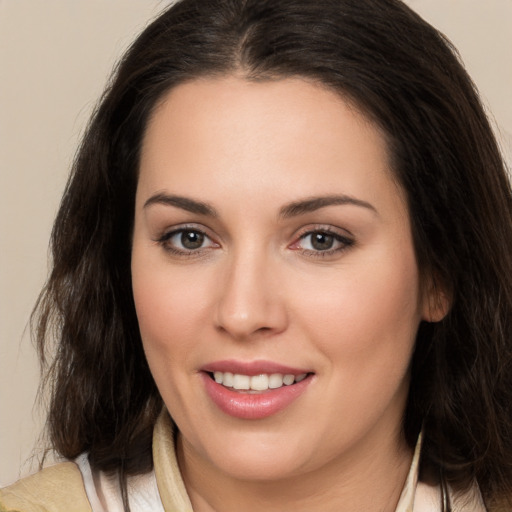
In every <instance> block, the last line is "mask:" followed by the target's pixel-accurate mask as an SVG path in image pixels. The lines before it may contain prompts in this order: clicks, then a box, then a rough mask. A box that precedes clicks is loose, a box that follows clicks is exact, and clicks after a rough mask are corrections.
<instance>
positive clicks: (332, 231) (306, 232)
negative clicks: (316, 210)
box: [288, 225, 355, 257]
mask: <svg viewBox="0 0 512 512" xmlns="http://www.w3.org/2000/svg"><path fill="white" fill-rule="evenodd" d="M315 233H324V234H328V235H330V236H332V237H334V239H335V240H336V241H337V242H338V243H340V244H342V245H341V246H340V247H335V248H331V249H325V250H319V249H318V250H315V249H305V248H303V247H300V243H301V241H302V240H304V239H306V238H307V237H308V236H311V235H313V234H315ZM354 244H355V239H354V235H352V233H350V232H349V231H348V230H346V229H341V228H335V227H333V226H328V225H309V226H305V227H303V228H302V229H301V230H300V231H299V232H298V234H297V235H296V237H295V239H294V241H293V242H292V243H291V244H290V245H289V246H288V247H289V248H290V249H292V250H296V251H300V252H302V253H303V254H306V255H309V256H314V257H325V256H329V255H333V254H336V253H341V252H342V251H345V250H347V249H349V248H350V247H352V246H353V245H354Z"/></svg>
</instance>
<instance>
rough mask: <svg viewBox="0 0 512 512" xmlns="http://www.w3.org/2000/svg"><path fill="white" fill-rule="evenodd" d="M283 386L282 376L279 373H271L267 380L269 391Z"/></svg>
mask: <svg viewBox="0 0 512 512" xmlns="http://www.w3.org/2000/svg"><path fill="white" fill-rule="evenodd" d="M282 385H283V376H282V375H281V374H280V373H273V374H272V375H271V376H270V377H269V378H268V387H269V388H270V389H277V388H280V387H282Z"/></svg>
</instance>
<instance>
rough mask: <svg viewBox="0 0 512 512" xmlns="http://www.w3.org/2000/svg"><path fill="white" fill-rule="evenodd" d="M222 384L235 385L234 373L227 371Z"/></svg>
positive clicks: (229, 386)
mask: <svg viewBox="0 0 512 512" xmlns="http://www.w3.org/2000/svg"><path fill="white" fill-rule="evenodd" d="M222 384H223V385H224V386H226V387H228V388H232V387H233V374H232V373H229V372H225V373H224V376H223V377H222Z"/></svg>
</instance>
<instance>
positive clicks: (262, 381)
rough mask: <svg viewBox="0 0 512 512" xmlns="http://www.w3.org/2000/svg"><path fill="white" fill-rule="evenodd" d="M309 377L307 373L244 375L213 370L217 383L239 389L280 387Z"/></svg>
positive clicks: (258, 389)
mask: <svg viewBox="0 0 512 512" xmlns="http://www.w3.org/2000/svg"><path fill="white" fill-rule="evenodd" d="M306 377H307V373H302V374H300V375H297V376H295V375H293V374H291V373H289V374H285V375H283V374H281V373H273V374H271V375H267V374H265V373H262V374H260V375H254V376H252V377H251V376H249V375H243V374H239V373H234V374H233V373H230V372H213V378H214V379H215V382H216V383H217V384H222V385H223V386H225V387H227V388H233V389H238V390H244V391H245V390H253V391H267V390H268V389H278V388H281V387H283V386H291V385H292V384H294V383H295V382H301V381H303V380H304V379H305V378H306Z"/></svg>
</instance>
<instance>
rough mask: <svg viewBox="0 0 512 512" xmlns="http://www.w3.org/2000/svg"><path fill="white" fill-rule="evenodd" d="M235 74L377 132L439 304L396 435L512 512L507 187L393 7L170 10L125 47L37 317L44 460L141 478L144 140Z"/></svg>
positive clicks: (325, 1)
mask: <svg viewBox="0 0 512 512" xmlns="http://www.w3.org/2000/svg"><path fill="white" fill-rule="evenodd" d="M233 73H236V74H238V75H241V76H244V77H245V78H246V79H247V80H279V79H281V78H286V77H306V78H308V79H313V80H315V81H317V82H318V83H321V84H323V85H325V86H326V87H329V88H330V89H332V90H334V91H337V92H338V93H339V94H340V95H341V96H342V97H343V98H345V99H346V100H348V101H350V102H351V103H353V104H354V105H355V106H356V107H357V108H358V109H359V110H360V111H361V112H362V113H363V114H364V115H366V116H368V118H369V119H371V120H372V121H373V122H374V123H376V124H377V125H378V126H379V127H380V129H381V130H382V131H383V132H384V133H385V135H386V137H387V141H388V147H389V151H390V153H391V156H392V168H393V171H394V173H395V177H396V179H397V181H398V182H399V183H400V184H401V186H402V187H403V189H404V190H405V192H406V195H407V201H408V208H409V214H410V218H411V223H412V230H413V240H414V246H415V251H416V256H417V261H418V265H419V269H420V272H421V274H422V276H430V279H431V280H432V279H433V280H434V282H435V283H437V285H438V286H439V287H442V289H443V290H445V291H446V293H448V294H449V296H450V298H451V304H452V305H451V310H450V312H449V314H448V315H447V316H446V318H445V319H444V320H443V321H441V322H439V323H436V324H429V323H422V324H421V325H420V328H419V332H418V336H417V341H416V349H415V353H414V356H413V360H412V363H411V375H412V377H411V384H410V393H409V399H408V403H407V407H406V412H405V416H404V423H403V430H404V434H405V437H406V439H407V441H408V442H409V444H410V445H411V446H413V445H414V443H415V441H416V437H417V435H418V432H419V430H420V429H423V439H424V446H423V455H422V461H421V467H422V471H423V474H427V473H432V472H433V473H435V474H441V475H443V476H442V477H443V478H444V479H446V480H447V481H448V482H450V483H451V484H452V485H453V486H455V488H458V489H461V490H463V489H465V488H468V487H469V486H470V485H471V483H472V482H473V481H475V480H476V481H477V482H478V484H479V486H480V489H481V491H482V494H483V497H484V499H485V501H486V504H487V506H488V507H489V509H490V510H502V509H504V508H505V507H507V506H508V507H512V502H511V496H512V489H511V486H512V463H511V461H512V340H511V336H512V199H511V198H512V194H511V189H510V184H509V181H508V179H507V175H506V169H505V166H504V163H503V159H502V157H501V156H500V152H499V149H498V147H497V144H496V141H495V138H494V136H493V133H492V130H491V127H490V125H489V122H488V120H487V118H486V115H485V113H484V109H483V108H482V105H481V102H480V100H479V97H478V94H477V91H476V89H475V87H474V85H473V83H472V82H471V80H470V78H469V76H468V75H467V73H466V72H465V70H464V68H463V66H462V65H461V63H460V60H459V58H458V56H457V53H456V52H455V50H454V49H453V47H452V46H451V45H450V43H449V42H448V41H447V40H446V38H445V37H444V36H443V35H442V34H441V33H439V32H438V31H437V30H435V29H434V28H433V27H431V26H430V25H429V24H428V23H426V22H425V21H424V20H422V19H421V18H420V17H419V16H418V15H417V14H415V13H414V12H413V11H411V10H410V9H409V8H408V7H406V6H405V5H404V4H403V3H401V2H400V1H398V0H181V1H179V2H177V3H176V4H174V5H172V6H171V7H170V8H169V9H167V10H166V11H165V12H164V13H163V14H162V15H160V16H159V17H158V18H157V19H156V20H155V21H154V22H152V23H151V24H150V25H149V26H148V27H147V28H146V29H145V30H144V31H143V33H142V34H141V35H140V36H139V37H138V38H137V39H136V41H135V42H134V43H133V45H132V46H131V48H130V49H129V50H128V52H127V53H126V55H125V56H124V58H123V59H122V60H121V62H120V63H119V65H118V67H117V68H116V70H115V72H114V75H113V77H112V79H111V81H110V83H109V84H108V87H107V89H106V92H105V93H104V95H103V97H102V98H101V101H100V103H99V105H98V107H97V109H96V111H95V113H94V115H93V117H92V120H91V122H90V124H89V127H88V129H87V131H86V134H85V136H84V138H83V141H82V144H81V147H80V148H79V151H78V153H77V157H76V159H75V162H74V165H73V169H72V172H71V175H70V178H69V181H68V184H67V187H66V190H65V193H64V197H63V199H62V203H61V206H60V210H59V212H58V215H57V218H56V221H55V225H54V228H53V233H52V240H51V247H52V256H53V269H52V271H51V275H50V277H49V280H48V282H47V284H46V287H45V288H44V290H43V292H42V293H41V296H40V299H39V301H38V304H37V306H36V309H35V311H34V316H33V321H34V327H35V336H36V339H37V344H38V348H39V352H40V357H41V360H42V363H43V368H44V372H45V373H44V382H45V383H46V385H47V386H48V388H49V391H50V396H51V403H50V410H49V416H48V422H47V428H48V432H49V435H50V439H51V443H52V446H53V447H54V449H55V450H56V451H57V452H58V453H59V454H61V455H63V456H65V457H68V458H73V457H76V456H77V455H78V454H79V453H81V452H84V451H87V452H89V458H90V462H91V464H92V466H93V467H94V468H97V469H101V470H105V471H118V472H119V474H121V475H124V476H123V477H125V476H126V475H130V474H136V473H140V472H144V471H147V470H149V469H150V468H151V466H152V457H151V433H152V430H153V426H154V423H155V420H156V417H157V415H158V413H159V411H160V410H161V407H162V399H161V397H160V395H159V393H158V390H157V388H156V386H155V383H154V381H153V378H152V376H151V373H150V370H149V368H148V365H147V363H146V360H145V357H144V353H143V349H142V343H141V339H140V334H139V329H138V325H137V319H136V314H135V308H134V302H133V297H132V289H131V276H130V251H131V232H132V226H133V217H134V198H135V191H136V186H137V174H138V166H139V156H140V148H141V141H142V138H143V135H144V131H145V127H146V125H147V122H148V119H149V118H150V116H151V114H152V112H153V110H154V108H155V106H156V105H157V104H158V102H159V100H160V99H161V98H162V97H163V95H164V94H165V93H166V92H167V91H168V90H169V89H171V88H172V87H174V86H176V85H177V84H179V83H183V82H185V81H188V80H194V79H196V78H200V77H205V76H206V77H207V76H221V75H229V74H233ZM52 340H54V343H52ZM500 507H503V508H500Z"/></svg>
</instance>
